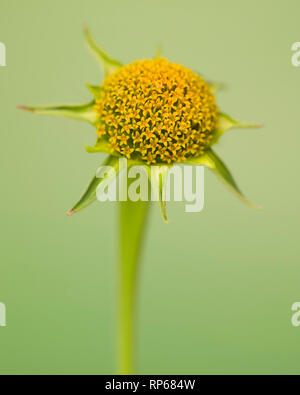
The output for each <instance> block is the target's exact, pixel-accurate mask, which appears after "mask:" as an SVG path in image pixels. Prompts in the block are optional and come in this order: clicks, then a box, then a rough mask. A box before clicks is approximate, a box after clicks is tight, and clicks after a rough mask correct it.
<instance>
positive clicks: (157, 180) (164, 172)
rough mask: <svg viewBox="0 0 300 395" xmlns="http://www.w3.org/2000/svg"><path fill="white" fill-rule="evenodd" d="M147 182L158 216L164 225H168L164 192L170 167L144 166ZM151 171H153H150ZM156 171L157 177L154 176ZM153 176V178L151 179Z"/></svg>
mask: <svg viewBox="0 0 300 395" xmlns="http://www.w3.org/2000/svg"><path fill="white" fill-rule="evenodd" d="M145 168H146V170H147V172H148V176H149V180H150V183H151V188H152V191H153V193H154V195H155V198H156V200H157V203H158V206H159V209H160V214H161V217H162V219H163V220H164V222H165V223H167V224H168V223H169V220H168V217H167V202H166V190H167V182H168V174H169V171H170V166H167V165H162V166H159V165H157V166H145ZM151 169H152V170H153V169H154V171H151ZM156 170H157V177H156V176H155V171H156ZM153 176H154V177H153Z"/></svg>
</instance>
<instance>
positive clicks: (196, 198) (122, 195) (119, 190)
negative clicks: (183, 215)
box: [96, 158, 204, 213]
mask: <svg viewBox="0 0 300 395" xmlns="http://www.w3.org/2000/svg"><path fill="white" fill-rule="evenodd" d="M117 169H118V171H116V170H115V167H112V166H101V167H100V168H99V169H98V170H97V174H96V177H97V178H101V179H102V181H101V182H100V184H99V186H98V188H97V199H98V200H99V201H100V202H105V201H111V202H116V201H127V200H130V201H132V202H136V201H139V200H140V201H159V200H161V201H164V202H169V201H171V200H172V201H175V202H187V203H188V204H186V205H185V211H186V212H190V213H195V212H200V211H202V210H203V208H204V167H203V166H190V165H174V166H172V167H171V168H170V167H168V166H165V165H161V166H158V165H157V166H153V165H152V166H150V167H148V168H145V167H144V166H141V165H136V166H129V167H128V161H127V159H126V158H120V159H119V164H118V166H117ZM149 181H150V183H149ZM149 184H150V185H151V187H149Z"/></svg>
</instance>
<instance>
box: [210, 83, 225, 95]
mask: <svg viewBox="0 0 300 395" xmlns="http://www.w3.org/2000/svg"><path fill="white" fill-rule="evenodd" d="M207 83H208V85H209V86H210V89H211V91H212V93H214V94H215V93H217V92H220V91H224V90H225V89H226V87H227V86H226V84H224V83H223V82H216V81H207Z"/></svg>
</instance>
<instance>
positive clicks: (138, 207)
mask: <svg viewBox="0 0 300 395" xmlns="http://www.w3.org/2000/svg"><path fill="white" fill-rule="evenodd" d="M148 206H149V203H148V202H140V201H139V202H131V201H127V202H120V232H121V234H120V268H119V276H120V278H119V282H120V283H119V321H118V340H119V344H118V354H119V358H118V364H119V374H122V375H131V374H133V372H134V358H135V351H134V350H135V308H136V289H137V279H138V277H137V274H138V259H139V255H140V250H141V244H142V236H143V230H144V228H145V222H146V217H147V211H148Z"/></svg>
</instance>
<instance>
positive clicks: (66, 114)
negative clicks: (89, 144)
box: [18, 101, 97, 125]
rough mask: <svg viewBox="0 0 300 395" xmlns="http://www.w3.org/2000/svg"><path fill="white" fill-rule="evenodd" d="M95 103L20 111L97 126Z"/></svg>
mask: <svg viewBox="0 0 300 395" xmlns="http://www.w3.org/2000/svg"><path fill="white" fill-rule="evenodd" d="M94 105H95V102H94V101H92V102H90V103H88V104H82V105H60V106H35V107H34V106H19V107H18V108H19V109H20V110H24V111H28V112H31V113H33V114H38V115H49V116H54V117H63V118H71V119H77V120H80V121H85V122H89V123H91V124H92V125H95V123H96V121H97V113H96V112H95V110H94Z"/></svg>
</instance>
